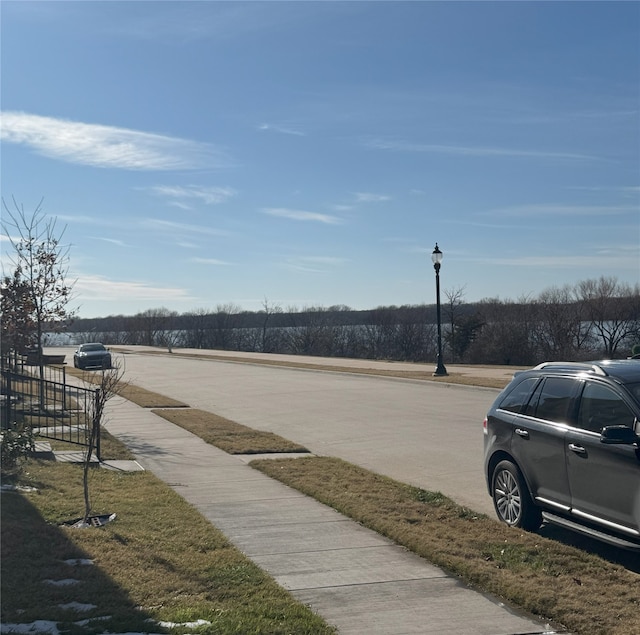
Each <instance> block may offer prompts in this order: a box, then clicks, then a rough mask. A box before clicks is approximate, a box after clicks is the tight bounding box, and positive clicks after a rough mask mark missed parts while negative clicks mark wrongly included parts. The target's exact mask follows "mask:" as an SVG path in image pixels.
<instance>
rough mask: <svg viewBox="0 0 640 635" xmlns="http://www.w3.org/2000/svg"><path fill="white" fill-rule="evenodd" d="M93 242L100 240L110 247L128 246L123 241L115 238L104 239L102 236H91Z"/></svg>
mask: <svg viewBox="0 0 640 635" xmlns="http://www.w3.org/2000/svg"><path fill="white" fill-rule="evenodd" d="M89 238H91V239H92V240H100V241H102V242H104V243H109V244H110V245H117V246H118V247H126V246H127V244H126V243H125V242H124V241H122V240H116V239H115V238H102V237H101V236H89Z"/></svg>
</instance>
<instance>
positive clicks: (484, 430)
mask: <svg viewBox="0 0 640 635" xmlns="http://www.w3.org/2000/svg"><path fill="white" fill-rule="evenodd" d="M482 432H484V433H485V434H489V433H488V431H487V418H486V417H485V418H484V421H483V422H482Z"/></svg>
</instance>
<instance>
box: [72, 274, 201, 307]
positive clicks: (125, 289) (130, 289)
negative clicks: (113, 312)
mask: <svg viewBox="0 0 640 635" xmlns="http://www.w3.org/2000/svg"><path fill="white" fill-rule="evenodd" d="M74 291H75V292H76V294H77V299H78V301H79V302H82V300H83V299H86V300H92V301H94V300H113V301H114V302H116V303H118V302H122V301H123V300H145V301H156V300H160V301H162V302H170V301H171V300H188V299H190V298H191V296H190V295H189V293H188V292H187V291H186V290H185V289H180V288H177V287H158V286H154V285H153V284H149V283H147V282H136V281H130V280H129V281H126V280H111V279H109V278H107V277H105V276H92V275H86V274H78V275H77V280H76V283H75V285H74Z"/></svg>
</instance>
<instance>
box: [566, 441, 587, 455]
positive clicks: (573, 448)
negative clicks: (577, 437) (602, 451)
mask: <svg viewBox="0 0 640 635" xmlns="http://www.w3.org/2000/svg"><path fill="white" fill-rule="evenodd" d="M569 449H570V450H571V451H572V452H575V453H576V454H586V453H587V451H586V450H585V449H584V448H583V447H582V446H581V445H576V444H575V443H569Z"/></svg>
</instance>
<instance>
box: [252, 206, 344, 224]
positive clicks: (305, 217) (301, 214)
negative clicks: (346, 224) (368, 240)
mask: <svg viewBox="0 0 640 635" xmlns="http://www.w3.org/2000/svg"><path fill="white" fill-rule="evenodd" d="M261 211H262V213H263V214H268V215H269V216H277V217H279V218H288V219H290V220H297V221H307V222H315V223H325V224H327V225H339V224H341V223H342V219H340V218H338V217H337V216H330V215H329V214H319V213H317V212H305V211H303V210H297V209H287V208H284V207H266V208H264V209H262V210H261Z"/></svg>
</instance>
